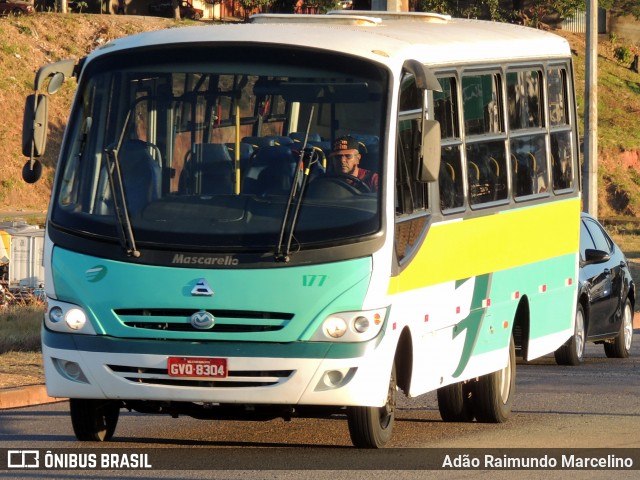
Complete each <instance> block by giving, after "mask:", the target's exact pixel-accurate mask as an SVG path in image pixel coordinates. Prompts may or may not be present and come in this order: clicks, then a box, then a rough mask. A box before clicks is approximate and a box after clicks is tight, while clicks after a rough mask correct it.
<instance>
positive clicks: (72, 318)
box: [64, 308, 87, 330]
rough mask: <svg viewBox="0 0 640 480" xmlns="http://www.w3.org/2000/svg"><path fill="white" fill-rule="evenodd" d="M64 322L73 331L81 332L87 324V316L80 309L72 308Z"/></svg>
mask: <svg viewBox="0 0 640 480" xmlns="http://www.w3.org/2000/svg"><path fill="white" fill-rule="evenodd" d="M64 321H65V322H66V324H67V326H68V327H69V328H70V329H71V330H80V329H81V328H82V327H84V325H85V323H87V316H86V315H85V314H84V312H83V311H82V310H80V309H79V308H71V309H69V311H67V314H66V315H65V316H64Z"/></svg>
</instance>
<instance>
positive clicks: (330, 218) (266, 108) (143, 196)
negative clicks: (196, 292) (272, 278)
mask: <svg viewBox="0 0 640 480" xmlns="http://www.w3.org/2000/svg"><path fill="white" fill-rule="evenodd" d="M214 53H215V54H213V53H212V52H211V49H209V50H207V51H206V52H205V51H204V50H200V49H198V48H189V49H185V48H184V47H181V49H179V50H177V51H171V52H167V51H166V49H165V50H162V51H158V52H155V53H154V52H145V54H144V55H140V56H129V57H127V58H119V57H117V56H107V57H105V58H104V59H101V60H100V61H96V62H93V63H91V64H89V65H88V66H87V68H86V71H85V72H83V75H82V78H83V80H82V82H81V83H80V86H79V88H80V97H79V98H81V99H82V100H81V101H78V102H76V103H77V104H76V108H75V110H74V111H73V112H72V116H71V124H70V130H69V135H68V137H69V138H68V139H67V143H66V145H65V146H64V150H63V155H62V157H61V158H62V160H61V162H62V165H61V166H60V168H61V174H60V175H59V180H58V184H57V185H56V189H55V192H56V193H55V195H56V200H55V201H54V204H53V207H54V208H53V210H52V220H53V224H54V225H57V226H60V227H63V228H65V229H66V230H67V231H76V232H82V233H85V234H86V233H88V234H90V235H92V236H93V237H94V238H95V237H96V236H97V237H101V236H103V237H105V238H112V237H117V231H118V228H121V227H122V221H121V220H122V218H124V220H125V221H128V222H130V223H129V226H130V227H131V228H132V230H133V231H134V232H135V239H136V241H137V242H140V243H141V244H145V243H147V244H151V243H153V244H154V245H171V246H174V247H176V246H177V247H189V248H191V247H193V248H210V249H226V250H231V251H234V250H246V249H249V250H251V249H253V250H256V251H264V250H269V249H274V248H275V246H276V245H277V244H278V239H279V237H280V236H281V235H282V232H281V231H282V228H283V218H284V217H285V216H286V214H285V208H286V207H287V205H290V203H291V202H290V200H289V197H290V194H291V192H292V191H293V192H294V197H295V196H296V195H298V197H295V198H296V201H297V205H296V220H295V225H293V229H294V230H295V234H294V235H291V237H292V239H293V241H294V242H295V244H296V245H295V248H298V249H305V248H314V247H316V246H322V245H326V244H327V243H331V244H344V243H351V242H355V241H358V240H357V239H360V238H362V237H365V236H370V235H373V234H375V233H376V232H378V231H379V229H380V227H381V220H380V198H379V196H378V194H377V192H362V191H358V190H357V189H353V188H351V189H349V188H342V189H336V188H335V187H334V186H332V183H331V182H327V181H325V180H326V178H325V177H327V176H329V171H328V170H330V169H328V167H327V158H328V157H329V154H330V152H331V146H332V144H333V142H334V141H335V140H336V139H337V138H339V137H341V136H344V135H350V136H352V137H353V138H355V139H357V141H358V144H359V149H360V154H361V157H362V160H361V161H362V168H366V169H369V170H372V171H374V172H375V173H376V174H377V176H378V178H379V182H380V184H381V185H382V184H383V182H382V175H384V172H383V171H382V169H381V168H380V165H381V163H382V162H381V159H380V158H379V152H380V151H381V148H380V147H381V138H382V132H384V131H385V130H386V129H385V125H384V121H383V119H384V115H385V108H384V104H385V100H386V98H385V94H384V91H385V86H386V84H387V82H388V79H387V73H386V71H384V70H382V69H380V68H379V67H376V66H374V65H372V64H370V63H367V62H362V61H356V60H354V59H346V58H344V57H342V56H340V55H330V56H329V55H327V54H320V53H316V52H306V53H305V55H303V56H300V55H296V54H295V53H292V52H290V51H286V50H282V49H273V48H272V49H266V48H256V49H255V51H252V52H251V53H250V54H247V53H246V51H245V50H242V52H240V51H238V50H235V49H234V48H231V47H227V48H225V49H224V50H219V51H217V52H214ZM130 57H131V58H130ZM133 57H135V58H133ZM301 57H303V58H301ZM205 58H215V59H216V60H215V62H210V63H209V62H205V61H204V60H203V59H205ZM168 59H170V60H168ZM175 59H179V60H175ZM326 66H330V67H326ZM301 164H302V165H303V167H304V168H303V170H304V175H298V172H299V171H300V165H301ZM302 183H304V187H303V188H301V184H302ZM307 187H308V189H307ZM336 192H338V193H336ZM119 198H120V199H122V202H121V203H122V210H124V214H125V215H120V216H119V215H118V212H119V211H120V209H119V208H118V199H119Z"/></svg>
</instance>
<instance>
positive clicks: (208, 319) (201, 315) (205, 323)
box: [191, 310, 216, 330]
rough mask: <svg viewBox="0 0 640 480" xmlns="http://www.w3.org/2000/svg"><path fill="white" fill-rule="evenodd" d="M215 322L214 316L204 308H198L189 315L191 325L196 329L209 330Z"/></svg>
mask: <svg viewBox="0 0 640 480" xmlns="http://www.w3.org/2000/svg"><path fill="white" fill-rule="evenodd" d="M215 323H216V319H215V317H214V316H213V315H212V314H211V313H209V312H207V311H206V310H200V311H199V312H196V313H194V314H193V315H191V325H192V326H193V328H197V329H198V330H209V329H210V328H213V325H214V324H215Z"/></svg>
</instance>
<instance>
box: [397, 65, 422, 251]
mask: <svg viewBox="0 0 640 480" xmlns="http://www.w3.org/2000/svg"><path fill="white" fill-rule="evenodd" d="M399 100H400V101H399V105H400V107H399V108H400V112H399V113H398V136H397V145H396V180H395V182H396V222H395V243H396V254H397V258H398V261H399V262H401V261H402V260H403V259H405V258H407V257H409V256H410V255H411V254H412V253H413V252H415V251H416V249H417V247H418V246H419V244H420V241H421V239H422V238H423V236H424V231H425V227H426V225H427V219H428V217H427V214H428V213H429V202H428V184H426V183H422V182H419V181H417V180H416V179H415V172H416V170H417V169H416V162H418V161H419V157H420V151H421V141H422V133H421V124H422V118H423V112H424V110H423V109H424V92H423V90H421V89H419V88H418V87H417V86H416V82H415V78H414V76H413V75H412V74H409V73H405V75H404V76H403V78H402V82H401V86H400V99H399Z"/></svg>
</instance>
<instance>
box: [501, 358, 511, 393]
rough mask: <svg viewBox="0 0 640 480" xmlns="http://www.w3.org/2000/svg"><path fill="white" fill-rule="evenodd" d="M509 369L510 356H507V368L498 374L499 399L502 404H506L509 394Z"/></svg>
mask: <svg viewBox="0 0 640 480" xmlns="http://www.w3.org/2000/svg"><path fill="white" fill-rule="evenodd" d="M511 368H512V365H511V355H509V362H508V363H507V366H506V367H504V368H503V369H502V371H501V372H500V398H501V399H502V403H507V401H508V400H509V395H510V393H511Z"/></svg>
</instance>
